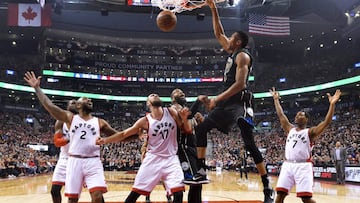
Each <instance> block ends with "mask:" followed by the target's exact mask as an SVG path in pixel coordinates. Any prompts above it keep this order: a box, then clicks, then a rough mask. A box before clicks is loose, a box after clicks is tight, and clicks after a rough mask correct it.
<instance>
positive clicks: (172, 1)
mask: <svg viewBox="0 0 360 203" xmlns="http://www.w3.org/2000/svg"><path fill="white" fill-rule="evenodd" d="M224 1H225V0H216V1H215V2H216V3H219V2H224ZM151 3H152V4H153V5H155V6H158V7H159V8H160V9H162V10H168V11H171V12H173V13H181V12H183V11H191V10H194V9H196V8H201V7H203V6H205V5H206V1H205V0H152V1H151Z"/></svg>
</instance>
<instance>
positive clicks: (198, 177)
mask: <svg viewBox="0 0 360 203" xmlns="http://www.w3.org/2000/svg"><path fill="white" fill-rule="evenodd" d="M184 183H185V184H189V185H192V184H208V183H210V181H209V179H207V174H206V170H205V169H204V168H201V169H200V170H198V171H197V172H196V174H195V175H194V177H192V179H185V180H184Z"/></svg>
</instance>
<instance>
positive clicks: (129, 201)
mask: <svg viewBox="0 0 360 203" xmlns="http://www.w3.org/2000/svg"><path fill="white" fill-rule="evenodd" d="M139 197H140V194H139V193H137V192H134V191H131V192H130V194H129V196H128V197H127V198H126V200H125V202H124V203H135V202H136V200H137V199H138V198H139Z"/></svg>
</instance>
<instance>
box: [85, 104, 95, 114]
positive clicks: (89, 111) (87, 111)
mask: <svg viewBox="0 0 360 203" xmlns="http://www.w3.org/2000/svg"><path fill="white" fill-rule="evenodd" d="M92 110H93V108H92V107H89V106H87V105H84V106H83V112H84V113H87V114H89V113H91V112H92Z"/></svg>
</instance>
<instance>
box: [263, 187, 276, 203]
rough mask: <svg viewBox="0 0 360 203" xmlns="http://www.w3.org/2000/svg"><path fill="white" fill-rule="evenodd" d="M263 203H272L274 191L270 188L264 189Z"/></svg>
mask: <svg viewBox="0 0 360 203" xmlns="http://www.w3.org/2000/svg"><path fill="white" fill-rule="evenodd" d="M263 192H264V203H274V199H275V192H274V190H273V189H272V188H265V189H264V191H263Z"/></svg>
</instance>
